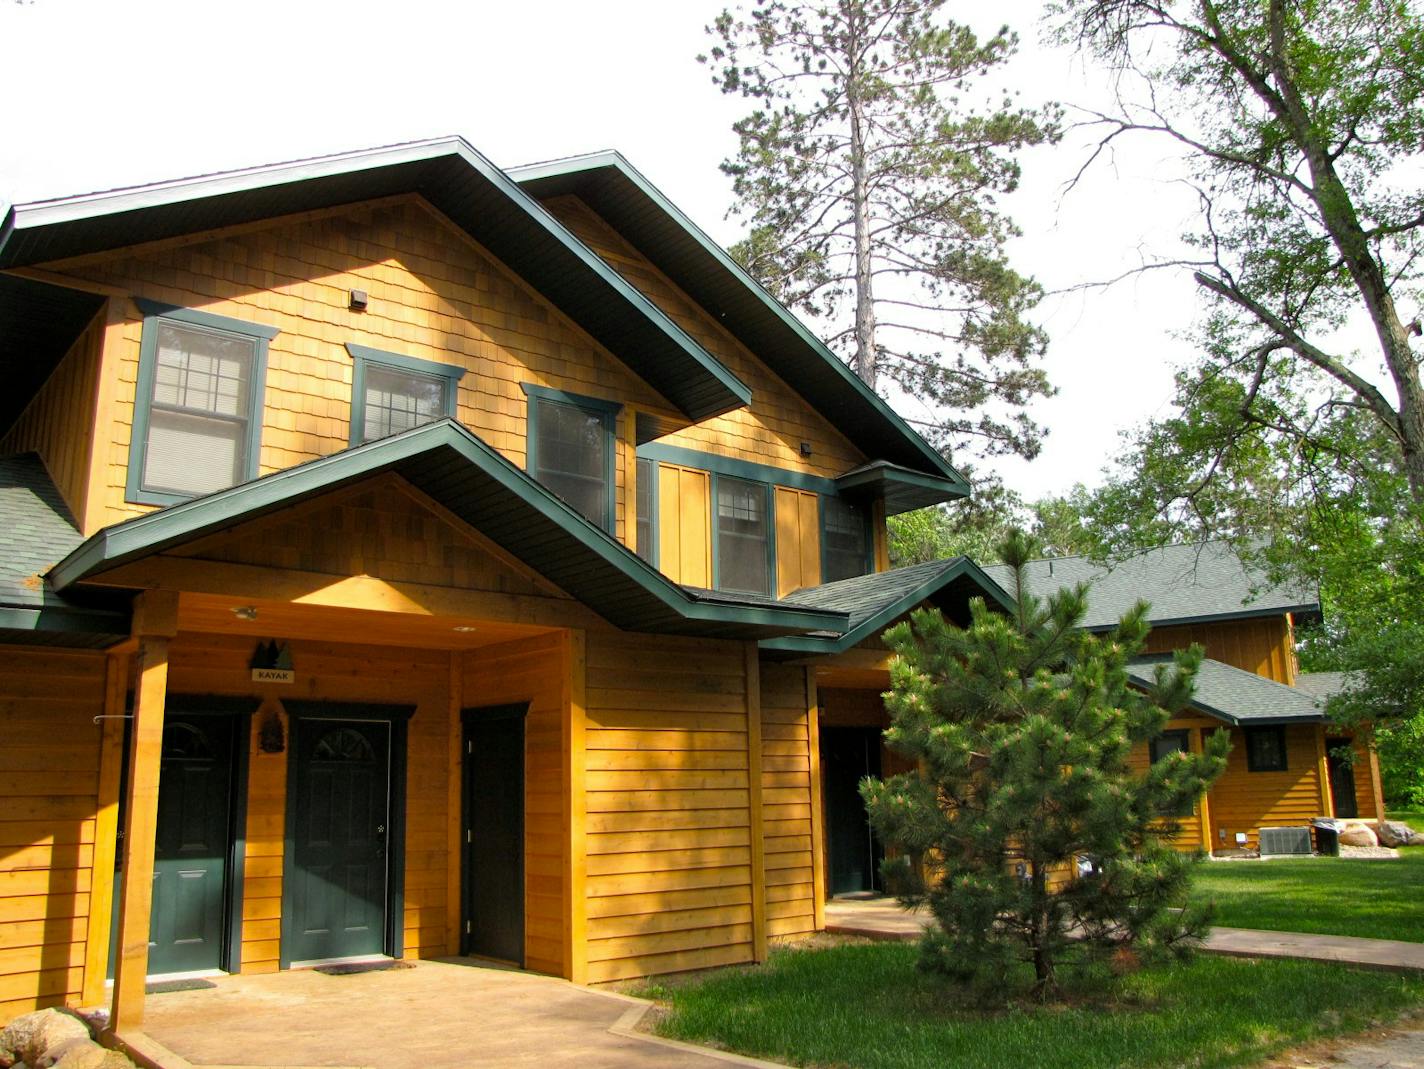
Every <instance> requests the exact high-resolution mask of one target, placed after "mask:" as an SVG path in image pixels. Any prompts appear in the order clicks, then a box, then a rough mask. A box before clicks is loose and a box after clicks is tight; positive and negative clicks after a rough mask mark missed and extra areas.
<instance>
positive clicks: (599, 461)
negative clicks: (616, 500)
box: [524, 384, 622, 532]
mask: <svg viewBox="0 0 1424 1069" xmlns="http://www.w3.org/2000/svg"><path fill="white" fill-rule="evenodd" d="M524 392H525V394H526V395H527V396H528V398H529V427H528V432H527V433H528V437H527V440H526V449H527V451H528V456H527V464H526V467H527V468H528V471H529V474H530V475H532V476H534V478H535V479H537V480H538V481H539V482H540V483H541V484H543V485H544V486H545V487H547V488H548V489H550V490H552V491H553V492H554V493H556V494H558V495H559V497H561V498H563V500H564V502H565V503H566V504H568V505H570V506H571V507H572V508H574V509H575V510H577V511H578V512H580V513H582V514H583V515H584V516H585V517H587V518H588V519H589V520H590V521H592V522H593V523H596V524H597V525H598V526H599V527H602V528H603V529H604V530H605V531H610V532H611V531H612V530H613V515H614V505H613V495H614V481H613V480H614V476H613V463H614V456H615V451H614V442H613V439H614V424H615V420H616V419H617V415H618V410H619V409H620V408H621V407H622V406H621V405H618V404H615V403H614V402H612V401H603V400H600V399H598V398H596V397H581V396H579V395H577V394H570V393H564V392H563V391H562V390H550V389H545V388H544V387H542V386H530V385H528V384H525V386H524Z"/></svg>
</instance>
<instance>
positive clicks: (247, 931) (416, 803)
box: [168, 632, 451, 973]
mask: <svg viewBox="0 0 1424 1069" xmlns="http://www.w3.org/2000/svg"><path fill="white" fill-rule="evenodd" d="M252 646H253V644H252V640H251V639H243V638H235V637H229V636H219V635H206V634H194V633H191V632H189V633H181V634H179V636H178V637H177V638H176V639H175V640H174V641H173V644H172V646H171V647H170V662H169V676H168V687H169V691H170V693H188V694H224V695H233V696H250V697H251V698H252V699H253V706H254V708H258V706H259V704H260V706H261V709H260V712H259V715H258V716H256V717H254V731H253V739H252V750H251V753H250V759H251V765H250V773H249V782H248V799H247V853H246V858H247V862H246V863H247V871H246V874H245V882H244V885H243V892H244V894H243V904H242V914H243V926H242V971H243V972H245V973H259V972H273V971H275V970H276V969H277V967H278V961H279V956H280V950H281V946H280V937H281V909H282V879H283V866H284V858H283V850H284V839H285V829H286V824H285V812H286V809H285V805H286V784H287V780H286V754H285V753H282V754H264V753H262V752H261V751H260V749H259V748H258V747H257V744H256V743H257V730H258V726H259V725H260V723H261V720H262V715H263V714H265V713H266V711H267V710H269V709H277V710H280V709H281V702H282V700H283V699H284V698H302V699H304V700H317V701H319V700H330V701H347V702H386V703H394V704H411V705H414V706H415V707H416V711H415V715H414V716H412V717H411V720H410V727H409V736H408V751H407V765H406V770H407V789H406V842H405V851H406V864H405V916H404V918H403V920H404V937H405V956H406V957H433V956H438V955H443V954H445V953H446V952H447V936H446V925H445V905H446V897H445V896H446V876H447V872H448V846H447V836H446V827H447V825H446V821H447V820H449V819H451V818H450V815H449V813H448V811H447V810H448V804H447V789H446V788H447V780H446V776H447V772H446V769H447V766H448V761H447V750H446V747H447V746H448V723H449V721H448V717H449V698H448V690H449V679H450V673H449V655H448V654H447V653H446V652H445V651H443V650H430V651H427V650H418V649H408V648H392V647H383V646H357V645H345V644H336V643H320V642H305V641H300V640H294V641H292V642H291V643H290V644H289V646H290V649H291V652H292V660H293V663H294V664H295V665H296V670H297V678H298V680H299V681H300V682H299V683H298V684H296V685H294V686H275V685H264V684H258V683H253V682H252V681H251V673H250V670H249V668H248V662H249V660H250V658H251V656H252ZM285 720H286V718H285V716H284V717H283V721H284V724H283V726H284V729H285V730H286V732H287V738H288V739H289V740H290V738H291V733H290V724H288V723H286V722H285Z"/></svg>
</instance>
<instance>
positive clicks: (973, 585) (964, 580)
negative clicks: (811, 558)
mask: <svg viewBox="0 0 1424 1069" xmlns="http://www.w3.org/2000/svg"><path fill="white" fill-rule="evenodd" d="M880 574H882V575H888V574H890V573H888V572H883V573H880ZM822 589H824V588H822ZM976 597H981V598H983V599H984V600H985V601H986V602H987V603H988V604H990V605H992V606H996V607H998V608H1000V609H1002V610H1003V611H1005V612H1012V611H1013V610H1014V600H1013V598H1011V597H1010V596H1009V595H1008V593H1006V592H1005V591H1004V589H1003V588H1002V587H1001V586H999V584H998V583H996V582H994V580H992V579H990V578H989V576H988V575H986V574H985V573H984V570H983V569H982V568H980V567H979V565H977V564H975V563H974V562H973V561H972V560H970V559H969V558H968V557H957V558H955V559H953V560H951V561H947V562H946V563H945V567H944V568H943V569H942V570H940V571H939V572H937V573H935V574H934V575H933V576H932V577H931V578H928V579H926V580H925V581H924V582H923V583H921V584H919V585H918V586H916V587H915V588H914V589H912V590H910V591H909V592H907V593H903V594H899V595H898V596H896V597H894V598H889V599H887V600H886V601H885V602H884V604H882V605H878V606H877V607H876V608H875V609H874V610H873V611H872V612H871V613H869V614H868V615H866V616H864V617H862V618H860V619H857V620H854V621H852V624H851V627H850V629H849V630H847V631H845V632H844V633H843V634H840V635H830V634H820V635H787V636H784V637H781V638H771V639H764V640H762V642H761V643H760V646H761V648H762V649H763V650H765V651H767V652H768V653H772V654H788V655H806V654H836V653H844V652H845V651H846V650H848V649H850V648H851V647H853V646H856V645H858V644H859V643H861V642H864V641H865V640H866V639H868V638H871V637H873V636H875V635H878V634H879V633H880V632H881V631H883V630H885V628H887V627H889V626H890V625H891V624H892V623H894V622H895V621H896V620H898V619H899V618H900V617H901V616H904V615H905V614H906V613H908V612H909V611H910V610H912V609H914V608H915V607H916V606H918V605H921V604H923V603H924V602H926V601H935V602H939V603H944V602H946V601H950V602H953V603H955V604H956V605H959V606H966V607H967V606H968V604H969V601H970V599H972V598H976ZM964 615H965V616H966V617H967V613H965V614H964ZM966 622H967V621H966Z"/></svg>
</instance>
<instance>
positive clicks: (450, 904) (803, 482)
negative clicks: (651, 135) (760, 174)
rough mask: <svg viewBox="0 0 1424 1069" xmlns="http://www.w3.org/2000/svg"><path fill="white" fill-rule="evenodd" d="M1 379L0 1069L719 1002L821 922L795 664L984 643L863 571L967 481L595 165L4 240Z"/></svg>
mask: <svg viewBox="0 0 1424 1069" xmlns="http://www.w3.org/2000/svg"><path fill="white" fill-rule="evenodd" d="M0 360H3V361H4V366H5V367H6V369H7V371H8V376H9V379H8V381H9V382H10V386H9V388H8V389H7V390H6V391H5V393H4V395H3V396H0V522H3V531H0V643H3V645H0V665H2V666H3V667H0V1021H3V1020H5V1019H7V1018H9V1017H11V1016H13V1015H15V1014H16V1013H19V1012H22V1011H25V1010H28V1009H31V1008H33V1007H35V1006H39V1005H49V1004H58V1003H70V1004H97V1003H100V1002H102V1001H104V1000H105V998H106V995H105V981H106V977H107V976H110V975H112V976H113V977H114V996H113V1021H112V1023H113V1026H114V1028H115V1029H117V1030H119V1031H120V1032H122V1031H125V1030H129V1029H134V1028H137V1027H139V1025H140V1024H141V1022H142V1015H143V1000H144V983H145V978H146V977H149V976H151V975H154V974H162V975H168V974H194V973H199V974H201V973H206V972H212V971H227V972H245V973H247V972H264V971H275V970H278V969H283V968H287V967H289V966H292V965H299V964H302V963H311V962H321V961H330V960H332V959H351V958H360V957H368V956H382V955H385V956H394V957H401V956H427V955H446V954H452V953H469V954H476V955H484V956H488V957H492V958H497V959H503V960H507V961H511V962H515V963H518V964H520V965H522V966H524V967H526V968H529V969H534V970H539V971H543V972H548V973H553V974H556V975H560V976H565V977H569V978H571V979H573V980H576V981H599V980H610V979H616V978H620V977H628V976H635V975H641V974H647V973H656V972H662V971H671V970H677V969H686V968H693V967H702V966H711V965H717V964H721V963H729V962H744V961H751V960H757V959H760V958H762V957H763V956H764V955H765V953H766V949H767V945H768V942H769V941H771V940H774V939H777V938H783V937H793V936H796V935H799V934H803V933H808V932H811V931H814V930H815V929H817V928H818V927H820V926H821V924H822V916H823V914H822V910H823V902H824V891H823V885H824V875H823V874H824V868H825V861H824V847H823V828H822V823H823V821H822V799H821V792H820V789H819V783H820V770H819V761H820V744H819V740H818V733H817V732H818V709H819V706H820V700H819V698H818V679H817V674H816V672H817V670H816V669H815V668H814V667H811V666H808V665H807V664H805V663H794V662H797V661H798V660H800V661H804V660H805V656H806V655H805V654H804V653H801V652H798V651H797V649H796V648H795V643H796V642H797V641H801V640H803V639H804V640H805V641H808V642H810V643H812V644H813V645H814V644H816V643H824V642H825V641H826V640H827V639H830V638H833V639H834V640H835V642H836V643H837V644H840V645H842V646H843V647H844V648H845V649H846V650H851V651H852V655H851V657H850V659H849V660H848V661H847V662H846V663H845V665H844V666H843V670H844V671H846V672H851V673H853V672H854V671H855V670H856V668H855V664H856V662H855V657H856V656H859V654H855V653H854V649H853V648H854V647H855V645H856V643H858V642H861V641H862V640H865V639H867V638H869V637H871V636H873V635H874V634H875V633H876V632H877V631H878V629H880V628H881V627H883V626H884V625H885V624H886V623H888V622H890V621H891V620H893V619H894V618H896V617H897V616H899V615H902V614H903V613H904V612H905V611H906V610H907V609H908V608H910V607H912V606H913V605H915V604H919V603H921V602H923V601H925V600H927V599H929V600H933V601H935V602H936V603H938V604H941V605H943V606H945V607H946V608H947V609H948V610H949V611H951V612H955V613H962V612H963V611H964V606H965V604H966V602H967V599H968V598H969V597H970V596H972V595H975V594H985V595H987V596H988V597H989V598H991V599H993V600H996V601H998V602H1001V603H1004V602H1006V596H1005V595H1004V594H1003V592H1002V591H1001V590H999V589H998V587H997V586H996V585H995V584H994V583H993V581H992V580H990V579H989V578H988V577H987V576H985V575H984V573H983V572H982V571H980V570H979V569H978V568H977V567H975V566H974V565H973V564H971V563H970V562H967V561H963V560H959V561H951V562H941V563H938V564H936V565H933V566H929V567H926V568H921V569H906V570H903V571H900V572H889V571H887V568H888V564H887V556H886V549H885V537H884V520H885V516H886V515H887V514H891V513H894V512H897V511H900V510H904V509H909V508H914V507H918V506H921V505H924V504H928V503H933V502H940V501H948V500H952V499H954V498H956V497H959V496H962V495H963V494H965V493H966V492H967V487H966V485H965V482H964V480H963V479H962V478H961V477H960V476H959V474H958V473H956V472H955V470H954V469H953V468H952V467H950V466H949V465H948V464H947V463H946V462H945V461H944V459H943V458H942V457H941V456H939V455H938V454H937V453H936V452H935V451H934V450H933V449H931V448H930V447H929V446H928V445H927V444H926V443H925V442H924V441H923V440H922V439H921V438H919V436H918V435H916V434H915V433H914V432H913V431H911V430H910V429H909V428H908V427H907V426H906V425H905V424H904V423H903V422H902V421H901V420H900V419H899V418H898V417H897V416H896V415H895V414H894V412H892V411H891V410H890V409H889V408H888V407H887V406H886V405H885V404H884V403H883V402H882V401H881V400H879V399H878V398H877V397H876V396H875V395H874V394H873V393H871V392H870V391H868V390H866V389H865V388H864V387H863V386H862V385H861V384H860V383H859V381H858V380H856V379H855V377H854V376H853V375H851V374H850V373H849V372H848V371H847V369H846V368H845V367H844V366H843V365H842V364H841V363H840V362H839V361H838V360H837V359H836V358H835V357H834V356H833V355H832V354H831V353H830V352H829V351H828V350H827V349H826V348H825V347H824V345H822V344H821V343H820V342H819V341H818V340H817V339H816V338H815V337H814V336H813V335H811V334H810V333H809V332H808V331H807V330H806V328H805V327H804V326H803V325H802V324H800V323H799V322H798V321H797V320H796V319H795V318H794V317H792V316H791V315H789V314H788V313H787V312H786V311H785V310H784V309H783V308H781V307H780V306H779V305H778V304H777V303H776V302H775V301H773V300H772V299H771V298H769V297H768V296H767V294H766V293H765V292H763V291H762V290H761V289H760V288H759V287H757V286H756V285H755V284H754V283H752V282H751V281H750V279H748V278H747V276H746V275H745V274H743V273H742V272H741V271H740V270H739V269H738V268H737V267H736V266H735V264H734V263H733V262H732V261H731V260H730V259H729V258H728V257H727V256H726V255H725V254H724V253H723V252H722V250H720V249H718V248H717V247H716V246H715V245H713V244H712V243H711V242H710V241H709V240H708V239H707V238H706V236H705V235H703V234H702V233H701V232H700V231H699V230H698V229H697V228H696V227H695V226H694V225H693V224H692V223H691V222H690V221H689V220H688V219H686V218H685V217H684V216H683V215H682V214H681V213H680V212H679V211H678V210H677V209H676V208H675V207H673V206H672V205H671V204H669V203H668V202H667V201H666V199H665V198H664V197H663V196H662V195H661V194H660V193H659V192H658V191H657V190H656V189H654V188H653V187H652V186H651V185H650V184H649V183H648V182H647V181H646V180H645V179H644V178H643V177H642V176H641V175H639V174H638V173H637V172H636V171H635V170H634V169H633V168H631V167H630V166H629V165H628V164H627V163H626V162H625V161H624V160H622V159H621V158H620V157H618V156H617V155H613V154H608V155H600V156H595V157H588V158H581V159H575V160H569V161H561V162H558V163H553V164H546V165H540V166H536V167H530V168H524V169H520V170H516V171H511V172H503V171H501V170H499V169H498V168H496V167H494V166H493V165H492V164H491V163H490V162H489V161H488V160H486V159H485V158H483V157H482V156H480V155H479V154H478V153H477V152H475V151H474V150H473V149H471V148H470V147H469V146H468V145H467V144H466V143H464V142H463V141H461V140H459V139H448V140H440V141H432V142H423V143H419V144H410V145H402V146H396V147H392V148H386V149H380V150H375V151H370V152H360V153H354V154H350V155H344V156H338V157H330V158H325V159H318V160H309V161H303V162H300V163H293V164H285V165H280V166H272V167H262V168H257V169H254V170H249V171H242V172H235V173H228V174H220V175H213V176H207V177H202V178H196V179H188V180H182V181H176V182H169V183H164V184H160V185H155V186H148V187H144V188H139V189H128V190H120V191H114V192H109V193H101V194H95V195H91V196H83V197H76V198H70V199H64V200H57V201H48V202H42V203H37V204H27V205H19V206H15V207H13V208H12V209H11V210H10V211H9V213H8V214H7V215H6V217H5V219H4V224H3V229H0ZM827 584H830V585H829V586H828V585H827ZM778 642H781V643H790V645H783V646H778V645H777V643H778ZM817 657H818V658H819V659H820V660H821V661H823V662H824V661H827V658H826V656H825V654H824V651H822V652H821V653H818V654H817ZM111 947H112V948H113V949H112V951H111Z"/></svg>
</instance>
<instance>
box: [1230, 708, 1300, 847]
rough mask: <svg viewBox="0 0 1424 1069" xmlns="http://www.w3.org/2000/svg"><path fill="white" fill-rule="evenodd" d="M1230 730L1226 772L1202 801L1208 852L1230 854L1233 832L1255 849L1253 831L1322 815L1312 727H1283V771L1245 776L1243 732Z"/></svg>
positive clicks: (1255, 837) (1293, 725) (1298, 822)
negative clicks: (1208, 826)
mask: <svg viewBox="0 0 1424 1069" xmlns="http://www.w3.org/2000/svg"><path fill="white" fill-rule="evenodd" d="M1230 730H1231V755H1230V756H1229V757H1228V758H1227V760H1226V771H1225V772H1223V773H1222V774H1221V778H1220V779H1219V780H1217V781H1216V784H1215V785H1214V786H1213V787H1212V789H1211V792H1210V794H1209V795H1208V796H1207V797H1208V800H1209V802H1210V805H1211V822H1212V844H1213V849H1216V850H1232V849H1235V848H1236V840H1235V836H1236V833H1237V832H1245V833H1246V835H1247V838H1248V845H1249V846H1250V848H1251V849H1255V848H1256V847H1257V845H1258V842H1259V837H1258V836H1257V829H1259V828H1263V827H1265V828H1274V827H1287V826H1300V825H1303V824H1308V823H1309V822H1310V819H1311V818H1312V817H1318V816H1320V815H1321V804H1320V763H1319V752H1318V750H1317V744H1316V733H1317V731H1318V730H1319V729H1318V728H1317V726H1316V725H1314V724H1291V725H1288V726H1287V727H1286V729H1285V733H1286V771H1284V772H1251V771H1248V770H1247V767H1246V736H1245V733H1244V732H1242V731H1241V730H1240V729H1239V728H1232V729H1230ZM1223 833H1224V834H1223Z"/></svg>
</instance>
